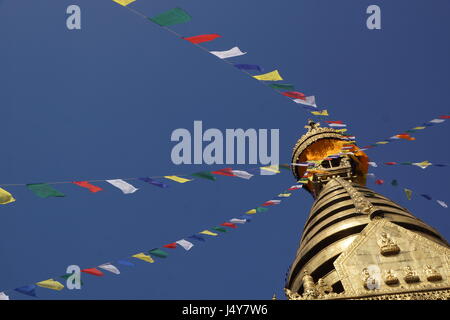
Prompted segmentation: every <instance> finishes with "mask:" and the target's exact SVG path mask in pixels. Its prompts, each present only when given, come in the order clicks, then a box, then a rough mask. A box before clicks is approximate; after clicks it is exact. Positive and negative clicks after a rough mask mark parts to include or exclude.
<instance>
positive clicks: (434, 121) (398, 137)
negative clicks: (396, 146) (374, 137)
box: [361, 115, 450, 150]
mask: <svg viewBox="0 0 450 320" xmlns="http://www.w3.org/2000/svg"><path fill="white" fill-rule="evenodd" d="M447 119H450V116H449V115H441V116H439V117H438V118H435V119H432V120H430V121H427V122H424V123H422V124H421V125H420V126H417V127H414V128H411V129H409V130H406V131H404V132H402V133H399V134H396V135H393V136H392V137H389V138H387V139H385V140H381V141H378V142H375V143H373V144H369V145H367V146H364V147H362V148H361V150H367V149H372V148H375V147H378V146H380V145H384V144H388V143H391V142H395V141H399V140H402V139H403V140H409V141H413V140H416V138H414V137H412V136H411V135H410V134H411V133H414V132H418V131H421V130H424V129H426V128H428V127H433V126H435V125H436V124H440V123H443V122H445V121H446V120H447Z"/></svg>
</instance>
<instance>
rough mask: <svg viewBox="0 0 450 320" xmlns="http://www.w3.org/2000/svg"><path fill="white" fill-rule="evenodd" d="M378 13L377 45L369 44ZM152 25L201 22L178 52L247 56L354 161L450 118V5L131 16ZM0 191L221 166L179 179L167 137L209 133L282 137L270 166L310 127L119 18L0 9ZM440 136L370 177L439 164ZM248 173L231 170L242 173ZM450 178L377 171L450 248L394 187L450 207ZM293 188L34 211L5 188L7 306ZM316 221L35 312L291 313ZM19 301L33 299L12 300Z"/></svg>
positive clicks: (208, 190)
mask: <svg viewBox="0 0 450 320" xmlns="http://www.w3.org/2000/svg"><path fill="white" fill-rule="evenodd" d="M70 4H77V5H79V6H80V7H81V10H82V29H81V30H74V31H69V30H68V29H67V28H66V22H65V20H66V18H67V14H66V13H65V12H66V8H67V6H68V5H70ZM371 4H378V5H380V7H381V11H382V29H381V30H368V29H367V27H366V18H367V16H368V15H367V14H366V13H365V12H366V8H367V7H368V6H369V5H371ZM131 6H133V7H135V8H137V9H139V10H141V11H143V12H145V13H146V14H147V15H148V16H153V15H156V14H159V13H161V12H163V11H165V10H168V9H171V8H173V7H176V6H179V7H182V8H183V9H185V10H186V11H187V12H189V13H190V14H191V15H192V16H193V20H192V21H191V22H189V23H187V24H183V25H178V26H175V27H173V29H174V30H176V31H177V32H178V33H180V34H182V35H184V36H193V35H198V34H207V33H218V34H220V35H222V38H220V39H216V40H214V41H212V42H209V43H206V44H205V47H207V48H208V49H210V50H227V49H230V48H231V47H233V46H239V47H240V48H241V49H242V50H243V51H247V52H248V54H247V55H245V56H242V57H239V58H235V59H234V60H233V61H234V62H237V63H250V64H259V65H261V66H262V67H263V68H264V70H265V71H271V70H273V69H278V70H279V71H280V73H281V75H282V76H283V77H284V78H285V79H286V81H285V82H287V83H292V84H294V85H295V86H296V88H297V89H298V91H301V92H304V93H305V94H307V95H315V96H316V98H317V103H318V105H320V106H324V107H326V108H327V109H328V110H329V111H330V114H331V116H330V117H329V118H328V120H343V121H345V122H346V123H347V124H348V127H349V129H350V131H349V133H352V134H354V135H356V136H357V141H358V144H359V145H360V146H362V145H365V144H368V143H373V142H376V141H379V140H382V139H385V138H388V137H390V136H392V135H394V134H396V133H400V132H402V131H404V130H407V129H410V128H412V127H415V126H418V125H421V124H422V123H423V122H425V121H429V120H431V119H433V118H435V117H437V116H439V115H441V114H449V110H450V108H449V104H448V89H449V84H450V72H449V71H450V60H449V57H450V42H449V41H448V30H450V20H449V19H448V13H449V10H450V3H449V2H448V1H442V0H433V1H425V0H419V1H413V2H412V1H406V0H397V1H383V2H382V1H366V0H359V1H355V0H340V1H335V0H314V1H313V0H308V1H294V0H292V1H287V0H283V1H277V2H274V1H256V0H246V1H210V0H208V1H206V0H197V1H186V0H178V1H173V0H165V1H145V0H137V1H136V2H135V3H134V4H132V5H131ZM0 42H1V50H0V86H1V90H0V114H1V126H0V130H1V142H2V148H1V157H0V167H1V168H2V170H1V174H0V184H9V183H35V182H51V181H73V180H88V179H114V178H127V177H140V176H160V175H167V174H182V173H190V172H195V171H200V170H213V169H220V168H223V167H226V165H214V166H208V165H180V166H176V165H174V164H173V163H172V161H171V158H170V152H171V149H172V147H173V146H174V143H173V142H171V141H170V135H171V132H172V131H173V130H175V129H177V128H187V129H189V130H192V127H193V121H194V120H202V121H203V126H204V127H205V128H218V129H220V130H225V129H227V128H243V129H248V128H255V129H272V128H276V129H280V161H281V162H284V163H285V162H289V161H290V156H291V151H292V146H293V144H294V143H295V141H296V140H297V138H298V137H299V136H300V135H301V134H302V133H303V132H304V130H305V129H304V128H303V126H304V125H305V123H306V121H307V119H308V118H309V117H310V115H309V114H308V113H307V112H305V111H304V110H303V109H302V108H301V107H299V106H298V105H296V104H295V103H292V102H290V101H289V100H288V99H285V98H284V97H283V96H281V95H280V94H278V93H276V92H274V91H273V90H271V89H269V88H266V87H264V86H261V85H260V84H259V83H258V81H256V80H254V79H252V78H250V77H248V76H246V75H244V74H242V73H241V72H239V71H238V70H237V69H235V68H233V67H231V66H229V65H227V64H225V63H222V62H221V61H220V60H219V59H217V58H216V57H214V56H213V55H209V54H208V53H206V52H203V51H201V50H199V49H198V48H196V47H195V46H193V45H192V44H190V43H188V42H187V41H182V40H180V39H177V37H174V36H173V35H171V34H170V33H168V32H166V31H164V30H162V29H161V28H159V27H158V26H156V25H154V24H152V23H148V22H146V21H145V20H144V19H142V18H140V17H138V16H136V15H134V14H132V13H131V12H129V11H128V10H126V9H125V8H122V7H121V6H119V5H117V4H115V3H113V2H112V1H111V0H95V1H92V0H90V1H87V0H70V1H68V0H58V1H56V0H40V1H32V0H19V1H17V0H14V1H13V0H3V1H0ZM449 133H450V123H449V122H448V121H447V122H446V123H443V124H440V125H437V126H435V127H431V128H427V129H426V130H423V131H422V132H418V133H417V134H414V136H415V137H416V140H415V141H413V142H409V141H400V142H397V143H392V144H388V145H385V146H381V147H379V148H377V149H374V150H371V151H368V155H369V156H370V157H371V159H372V160H373V161H379V162H386V161H398V162H403V161H412V162H420V161H423V160H429V161H431V162H435V163H449V162H450V151H449V148H448V137H449ZM250 167H251V166H249V165H233V168H235V169H242V170H246V169H248V168H250ZM449 170H450V167H449V168H438V167H429V168H428V169H426V170H422V169H420V168H418V167H414V166H392V167H387V166H380V167H379V168H374V170H373V171H372V172H373V173H375V174H376V175H377V176H379V178H381V179H384V180H385V181H386V184H385V185H381V186H375V185H374V183H373V181H369V186H370V187H373V188H374V190H376V191H378V192H380V193H382V194H384V195H386V196H387V197H389V198H391V199H393V200H394V201H397V202H398V203H399V204H400V205H402V206H405V207H406V208H408V209H409V210H411V211H412V212H413V213H414V214H415V215H416V216H418V217H419V218H421V219H423V220H424V221H425V222H427V223H429V224H430V225H431V226H433V227H435V228H437V229H438V230H439V231H440V232H441V233H442V234H443V235H444V237H446V238H447V239H450V228H449V221H450V216H449V213H450V212H449V209H443V208H441V207H440V206H439V205H438V204H437V203H436V202H434V201H427V200H426V199H424V198H421V197H419V196H416V197H414V196H413V199H412V200H411V201H408V200H406V198H405V196H404V194H403V192H402V191H401V188H400V187H398V188H395V187H392V186H391V185H390V184H389V182H390V181H391V180H392V179H397V180H398V181H399V183H400V185H401V186H403V187H407V188H410V189H412V190H413V191H414V192H415V193H427V194H429V195H431V196H432V197H433V198H434V199H440V200H444V201H446V202H447V203H450V194H449V187H450V182H449V177H450V171H449ZM294 182H295V180H294V178H293V177H292V175H291V174H290V173H289V172H288V171H283V173H282V174H279V175H276V176H255V177H254V178H253V179H251V180H249V181H246V180H244V179H237V178H231V177H218V180H217V181H216V182H212V181H207V180H195V181H193V182H190V183H188V184H184V185H182V184H176V183H171V187H170V188H167V189H160V188H157V187H153V186H151V185H145V184H144V183H140V182H136V183H135V185H136V187H138V188H140V190H139V191H138V192H136V193H134V194H132V195H123V194H122V193H121V192H120V191H119V190H118V189H116V188H114V187H112V186H110V185H107V184H106V183H99V184H98V185H99V186H101V187H103V188H104V191H103V192H100V193H98V194H90V193H89V192H88V191H87V190H84V189H82V188H79V187H77V186H75V185H70V184H65V185H58V187H57V188H58V190H60V191H62V192H64V193H65V194H67V197H65V198H50V199H41V198H38V197H36V196H35V195H33V194H32V193H31V192H30V191H28V190H27V189H26V188H25V187H22V186H17V187H4V188H5V189H7V190H8V191H10V192H11V193H13V194H14V196H15V198H16V199H17V201H16V202H15V203H13V204H9V205H5V206H1V207H0V235H1V238H2V240H1V242H0V291H2V290H8V289H14V288H16V287H19V286H23V285H27V284H32V283H34V282H37V281H41V280H45V279H48V278H51V277H57V276H59V275H61V274H64V273H65V269H66V267H67V266H68V265H71V264H77V265H80V266H81V267H82V268H89V267H95V266H97V265H99V264H102V263H105V262H109V261H111V262H114V260H115V259H118V258H124V257H127V256H130V255H131V254H134V253H138V252H141V251H147V250H149V249H152V248H155V247H161V246H162V245H164V244H167V243H170V242H173V241H176V240H179V239H181V238H183V237H186V236H189V235H191V234H193V233H195V232H198V231H201V230H203V229H205V228H209V227H211V226H215V225H217V224H219V223H221V222H224V221H226V220H228V219H230V218H233V217H235V216H239V215H241V214H243V213H244V212H245V211H247V210H249V209H251V208H253V207H255V206H256V205H259V204H261V203H262V202H264V201H266V200H270V199H271V198H272V197H273V196H275V195H277V194H278V193H280V192H281V191H283V190H284V189H285V188H287V187H288V186H290V185H291V184H292V183H294ZM311 204H312V199H311V197H310V196H309V195H308V194H306V192H305V191H301V192H297V193H295V195H294V196H292V197H291V198H290V199H289V200H287V201H284V202H283V203H282V204H281V205H279V206H276V207H274V208H272V209H271V210H269V211H268V212H266V213H262V214H260V215H258V216H255V217H254V219H253V221H252V222H251V223H248V224H246V225H243V226H239V228H238V229H236V230H233V231H232V232H228V233H227V234H223V235H220V237H217V238H214V239H210V240H208V241H207V242H205V243H195V247H194V248H193V249H192V250H190V251H189V252H186V251H184V250H183V249H181V248H180V249H176V250H171V249H167V250H166V251H167V252H169V253H170V256H169V257H168V258H167V259H165V260H162V259H159V260H158V261H157V262H156V263H154V264H152V265H150V264H146V263H145V262H140V261H137V260H136V266H135V267H134V268H127V267H124V266H122V267H120V269H121V270H122V274H121V275H119V276H116V275H113V274H107V275H106V276H105V277H94V276H91V275H83V278H82V279H83V281H84V286H83V289H82V290H78V291H76V290H72V291H70V290H63V291H61V292H54V291H51V290H46V289H42V288H38V290H37V294H38V296H39V297H40V298H42V299H270V298H271V297H272V295H273V294H274V293H275V294H276V295H277V296H278V297H281V298H284V295H283V292H282V289H283V286H284V281H285V273H286V271H287V269H288V267H289V265H290V263H291V262H292V260H293V258H294V254H295V251H296V249H297V246H298V241H299V238H300V235H301V231H302V227H303V224H304V222H305V219H306V217H307V214H308V211H309V208H310V206H311ZM10 296H11V298H12V299H26V298H28V297H27V296H24V295H21V294H19V293H11V294H10Z"/></svg>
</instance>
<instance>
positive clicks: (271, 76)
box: [253, 70, 283, 81]
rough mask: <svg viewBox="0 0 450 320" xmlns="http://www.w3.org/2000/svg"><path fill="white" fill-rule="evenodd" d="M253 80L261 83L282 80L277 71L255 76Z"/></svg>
mask: <svg viewBox="0 0 450 320" xmlns="http://www.w3.org/2000/svg"><path fill="white" fill-rule="evenodd" d="M253 78H255V79H257V80H261V81H280V80H283V78H282V77H281V76H280V74H279V73H278V70H274V71H271V72H268V73H264V74H260V75H257V76H253Z"/></svg>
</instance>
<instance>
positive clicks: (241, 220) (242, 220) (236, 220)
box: [230, 218, 247, 223]
mask: <svg viewBox="0 0 450 320" xmlns="http://www.w3.org/2000/svg"><path fill="white" fill-rule="evenodd" d="M230 222H231V223H246V222H247V220H245V219H238V218H233V219H230Z"/></svg>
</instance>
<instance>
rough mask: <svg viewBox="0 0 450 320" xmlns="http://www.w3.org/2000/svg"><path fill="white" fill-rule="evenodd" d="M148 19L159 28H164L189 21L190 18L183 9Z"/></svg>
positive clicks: (169, 11)
mask: <svg viewBox="0 0 450 320" xmlns="http://www.w3.org/2000/svg"><path fill="white" fill-rule="evenodd" d="M148 19H149V20H150V21H152V22H154V23H156V24H159V25H160V26H161V27H166V26H173V25H176V24H180V23H185V22H188V21H191V19H192V17H191V16H190V15H189V14H188V13H187V12H186V11H184V10H183V9H181V8H174V9H171V10H168V11H165V12H163V13H161V14H159V15H157V16H154V17H153V18H148Z"/></svg>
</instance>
